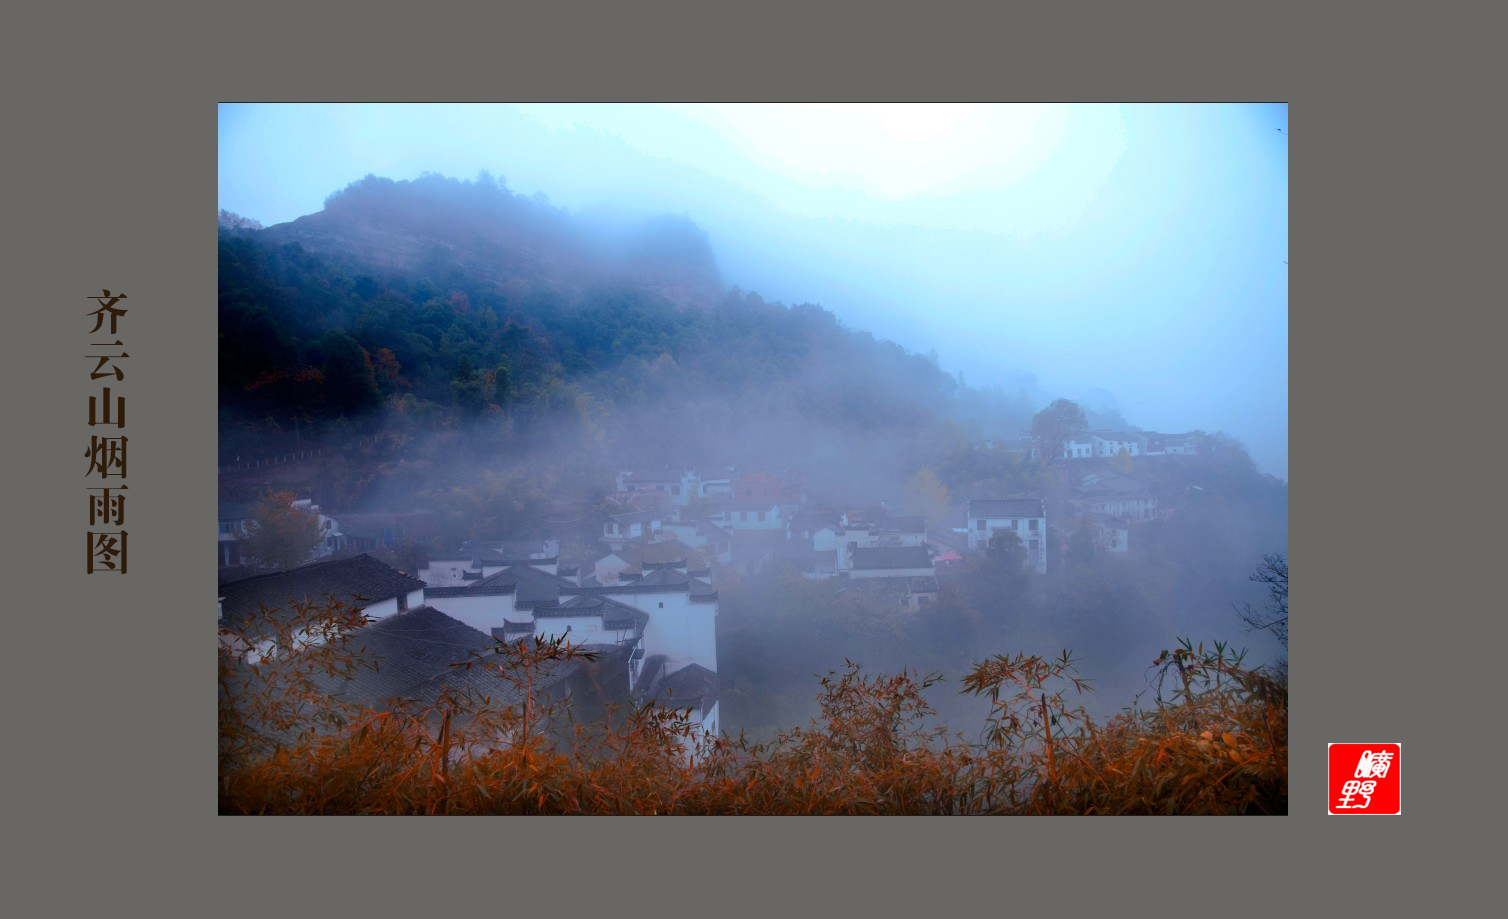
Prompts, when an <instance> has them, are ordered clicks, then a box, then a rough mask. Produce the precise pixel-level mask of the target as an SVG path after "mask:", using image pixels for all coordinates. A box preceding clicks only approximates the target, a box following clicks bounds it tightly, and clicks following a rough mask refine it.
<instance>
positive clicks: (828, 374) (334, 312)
mask: <svg viewBox="0 0 1508 919" xmlns="http://www.w3.org/2000/svg"><path fill="white" fill-rule="evenodd" d="M715 278H716V270H715V267H714V264H713V256H712V253H711V250H710V247H709V246H708V243H707V240H706V239H705V237H704V236H702V235H701V234H700V233H699V231H697V230H696V229H695V227H694V226H691V225H690V224H689V223H688V222H687V221H685V220H683V219H678V218H676V219H671V218H666V219H662V220H656V221H646V222H644V223H643V224H641V225H638V226H629V227H624V226H620V227H617V228H614V229H611V230H609V229H604V228H602V227H600V226H592V225H587V224H578V223H576V222H574V221H573V220H572V218H570V217H569V216H568V215H566V214H564V213H563V212H560V211H557V210H554V209H552V208H550V207H549V206H548V205H547V204H545V203H543V202H541V201H537V200H533V199H525V198H521V197H518V196H514V195H511V194H509V193H508V192H507V191H506V190H504V189H502V188H501V187H499V186H498V185H497V184H495V183H494V182H491V181H487V180H485V179H484V180H478V181H476V182H458V181H455V180H450V179H444V178H440V177H435V176H427V177H425V178H421V179H419V180H417V181H414V182H397V183H395V182H391V181H387V180H381V179H375V178H368V179H366V180H364V181H362V182H358V183H356V184H354V185H352V186H351V187H349V188H347V189H345V190H344V191H342V192H340V193H338V194H336V195H334V196H332V197H331V199H330V201H329V203H328V204H327V206H326V209H325V210H324V211H323V212H321V213H320V214H316V215H311V216H310V217H307V218H301V219H300V220H298V221H294V222H293V223H291V224H285V225H282V226H278V227H272V228H270V229H266V230H245V229H239V230H222V232H221V237H220V382H221V456H222V462H230V461H233V460H234V458H235V457H237V456H246V455H260V454H264V453H274V452H277V451H279V450H296V449H300V448H303V447H307V446H308V445H309V444H311V443H312V444H319V445H329V444H339V445H344V446H347V447H349V446H350V445H352V444H360V445H363V446H364V448H365V449H366V451H367V458H368V459H370V460H371V461H372V462H374V463H392V462H396V461H398V460H405V461H407V462H410V463H412V462H431V463H433V462H436V461H437V460H438V459H439V458H440V457H442V456H443V457H444V458H446V459H447V460H449V459H455V458H458V454H459V455H461V456H466V457H481V456H487V457H492V458H495V459H501V458H503V457H508V458H514V459H516V458H519V455H520V454H521V453H522V452H524V451H525V448H526V446H527V449H528V451H530V452H531V453H532V452H534V451H540V450H544V451H547V452H549V453H551V454H552V455H553V456H554V457H555V461H553V462H551V464H550V465H552V466H558V465H561V463H567V464H572V463H575V464H580V465H584V466H591V467H592V468H593V469H594V473H593V474H596V475H600V474H602V473H605V472H609V471H611V470H612V469H614V468H616V466H617V465H621V464H624V463H633V462H698V461H700V462H707V461H716V462H724V463H726V462H730V461H732V460H733V459H734V458H736V459H737V460H738V461H739V462H741V463H743V464H746V465H749V466H759V465H762V464H771V463H777V462H778V463H779V464H780V465H781V466H783V467H784V466H791V465H794V466H796V467H798V469H799V471H800V472H803V473H806V474H809V475H814V476H816V477H817V479H819V480H821V479H823V478H824V477H825V478H827V479H830V480H831V481H832V483H833V484H834V485H835V486H838V485H845V486H846V487H850V488H852V489H853V490H855V491H858V490H860V488H861V487H862V486H863V485H869V486H871V487H878V486H879V485H880V483H881V482H882V481H889V480H890V479H894V478H899V477H902V476H904V475H906V474H909V473H910V472H911V471H914V469H915V468H916V467H917V466H919V465H920V464H921V462H922V461H923V460H924V459H925V458H926V457H927V456H929V455H931V454H933V453H935V452H936V451H937V450H938V449H939V448H940V447H942V446H953V447H958V446H961V445H962V444H964V443H966V442H967V440H968V439H969V438H970V437H974V438H978V437H987V436H1003V435H1006V434H1012V433H1015V432H1017V431H1019V430H1022V429H1023V428H1024V427H1025V426H1026V425H1027V424H1028V423H1029V418H1030V411H1031V408H1032V406H1031V405H1030V404H1029V402H1028V401H1027V398H1026V396H1025V394H1023V393H1017V394H1014V395H1012V396H1009V397H1007V396H1006V395H1005V394H1004V393H1001V392H999V391H995V392H981V391H976V390H967V389H963V388H961V387H960V386H959V385H958V381H957V380H956V379H954V378H953V377H952V376H951V375H949V374H947V373H945V372H943V371H942V370H940V369H939V368H938V366H937V362H936V359H935V357H927V356H922V355H919V354H915V353H911V352H909V351H907V350H906V349H905V348H903V347H901V346H900V345H897V344H895V343H893V342H888V341H879V340H876V339H875V338H874V337H873V336H871V335H869V334H868V333H865V332H863V331H860V330H855V329H849V328H845V327H844V326H843V325H842V324H841V323H839V322H838V321H837V319H836V318H835V317H834V316H833V315H832V314H831V313H830V312H828V311H826V310H824V309H822V308H820V307H818V306H813V305H809V304H801V305H796V306H785V305H782V304H773V303H767V302H765V301H764V300H762V299H761V298H760V297H759V295H758V294H756V293H752V292H746V291H741V290H738V289H732V290H724V289H722V288H721V287H720V286H719V285H718V284H717V283H716V282H715ZM461 431H465V432H466V436H465V438H461V439H458V438H456V436H455V435H456V434H457V433H458V432H461ZM499 465H507V463H506V462H504V463H489V466H490V468H494V469H496V468H498V466H499ZM840 470H841V471H840ZM360 478H362V477H360V476H357V477H354V478H353V477H347V479H348V480H345V481H332V482H330V483H329V484H328V486H327V487H329V488H332V489H335V490H336V491H337V492H338V494H335V495H332V496H330V500H333V501H337V503H340V504H342V505H348V504H351V503H370V502H373V501H379V502H380V501H382V500H385V499H388V498H389V497H391V496H390V495H387V494H384V493H382V489H381V486H382V485H384V484H388V485H392V486H393V487H395V488H397V489H398V490H400V491H402V490H412V488H413V485H412V484H411V483H403V482H397V483H392V482H389V483H383V482H380V481H378V480H376V479H370V478H369V477H368V478H367V480H366V481H364V482H362V481H357V479H360ZM855 486H859V487H855Z"/></svg>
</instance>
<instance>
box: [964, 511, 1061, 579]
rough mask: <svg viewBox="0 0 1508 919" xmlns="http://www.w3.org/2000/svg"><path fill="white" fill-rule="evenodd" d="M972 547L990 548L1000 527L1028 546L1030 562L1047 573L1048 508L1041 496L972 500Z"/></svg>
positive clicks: (976, 548)
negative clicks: (1043, 504) (993, 537)
mask: <svg viewBox="0 0 1508 919" xmlns="http://www.w3.org/2000/svg"><path fill="white" fill-rule="evenodd" d="M968 530H969V548H970V549H975V550H980V551H982V550H984V549H987V548H989V545H990V537H992V536H994V535H995V533H997V532H1000V531H1002V530H1003V531H1007V532H1011V533H1015V534H1016V536H1017V537H1018V538H1019V539H1020V540H1021V544H1022V545H1023V546H1025V547H1026V553H1027V564H1028V565H1029V566H1031V567H1032V568H1034V569H1036V571H1037V573H1039V574H1046V573H1047V511H1046V509H1045V508H1044V507H1043V506H1042V499H1041V498H998V499H983V498H976V499H974V500H972V501H970V502H969V527H968Z"/></svg>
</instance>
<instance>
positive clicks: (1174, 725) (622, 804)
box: [219, 603, 1288, 814]
mask: <svg viewBox="0 0 1508 919" xmlns="http://www.w3.org/2000/svg"><path fill="white" fill-rule="evenodd" d="M295 619H296V620H297V622H296V624H295V625H294V626H293V627H292V628H293V629H294V631H292V632H289V633H287V634H283V635H281V639H282V640H283V641H284V644H283V645H282V646H281V647H283V648H286V649H287V650H286V651H283V652H281V653H271V654H267V655H265V656H263V657H262V658H261V659H259V660H258V662H257V663H255V664H252V663H248V661H247V656H246V653H245V643H244V642H243V643H239V644H238V643H237V642H229V643H222V647H221V651H220V672H221V681H220V682H221V690H220V703H221V704H220V783H219V788H220V796H219V803H220V810H221V812H222V813H237V814H247V813H277V814H1281V813H1286V812H1287V800H1288V781H1287V756H1288V739H1287V738H1288V721H1287V713H1288V707H1287V693H1286V690H1285V688H1284V687H1282V686H1281V685H1279V684H1277V683H1275V682H1274V681H1273V680H1272V679H1270V678H1269V677H1267V676H1265V675H1263V674H1261V673H1259V672H1255V671H1251V670H1248V669H1245V668H1244V667H1243V666H1242V662H1241V658H1240V657H1239V656H1238V655H1233V654H1231V653H1230V652H1229V651H1228V650H1227V649H1226V648H1225V647H1224V646H1223V645H1216V646H1215V649H1214V650H1213V651H1209V652H1206V651H1205V649H1204V648H1203V646H1199V647H1194V646H1192V645H1190V644H1189V643H1187V642H1184V643H1182V645H1181V646H1180V647H1178V648H1176V649H1174V650H1172V651H1168V652H1164V654H1163V655H1162V657H1160V658H1159V659H1158V660H1157V661H1156V662H1154V664H1153V668H1154V672H1155V674H1156V677H1157V680H1158V685H1159V692H1158V695H1157V699H1156V700H1155V704H1154V705H1153V706H1152V707H1150V708H1146V709H1142V708H1133V709H1129V710H1127V711H1125V712H1123V713H1122V714H1120V715H1118V716H1116V717H1114V718H1112V719H1110V720H1109V721H1108V722H1107V723H1105V724H1096V723H1095V722H1094V721H1093V719H1091V718H1090V717H1089V716H1088V715H1087V714H1086V713H1085V711H1084V709H1083V708H1082V707H1079V708H1074V707H1071V706H1070V704H1069V702H1070V699H1069V696H1068V695H1067V694H1068V693H1069V692H1070V691H1071V692H1074V693H1079V692H1083V691H1086V690H1088V689H1089V684H1088V682H1087V681H1085V680H1083V679H1082V678H1080V677H1079V676H1078V675H1077V673H1076V662H1075V661H1074V660H1073V659H1072V657H1071V656H1070V655H1069V654H1068V653H1067V652H1064V653H1063V654H1062V655H1060V656H1059V657H1057V658H1042V657H1038V656H1034V655H1026V654H1018V655H1015V656H1005V655H997V656H995V657H992V658H989V659H987V660H984V661H982V662H979V663H978V664H976V665H975V667H974V668H973V670H971V671H970V672H969V673H968V674H967V675H966V676H965V677H964V680H963V686H964V689H963V691H964V692H968V693H975V694H978V695H981V696H984V697H987V698H988V699H989V701H990V705H991V710H990V714H989V715H988V717H987V721H986V724H985V725H984V729H983V730H982V731H981V732H980V733H979V737H978V739H977V740H976V741H973V742H970V741H968V740H966V739H965V738H964V737H963V736H962V735H949V734H948V733H947V732H946V731H945V730H944V729H939V728H930V729H929V728H927V727H925V725H926V722H927V719H928V718H929V716H931V715H934V714H935V712H934V711H933V710H932V708H931V707H930V706H929V705H928V704H927V702H926V701H925V698H924V697H923V692H924V690H926V689H927V688H928V687H931V686H933V685H935V684H936V683H937V682H938V681H939V680H940V679H941V677H940V676H938V675H935V674H934V675H927V676H922V675H919V674H913V673H901V674H898V675H867V674H865V673H864V672H863V670H862V668H861V667H860V666H859V665H858V664H855V663H852V662H849V663H848V664H847V666H846V668H845V670H844V671H843V672H842V673H837V672H834V673H829V674H828V675H827V676H826V677H825V678H823V679H822V680H821V683H820V695H819V700H820V703H821V716H820V718H819V719H818V720H815V721H813V722H812V723H811V724H810V725H808V726H806V727H804V728H794V729H791V730H788V731H785V732H783V733H781V734H779V735H778V736H777V737H776V738H775V739H774V740H773V741H771V742H769V743H767V744H753V743H749V742H748V741H746V740H745V739H744V738H742V737H739V738H717V739H710V738H703V737H701V736H700V734H699V730H698V728H696V727H695V726H694V725H693V724H691V723H690V722H689V721H688V720H687V718H688V715H689V711H688V710H684V709H675V708H667V707H656V706H642V707H641V706H634V705H628V704H625V705H621V706H619V707H617V708H615V709H613V710H611V711H610V712H609V713H608V717H606V718H604V719H601V720H600V721H596V722H593V723H579V722H576V721H574V720H572V714H573V713H572V711H571V710H570V707H569V706H567V705H563V704H561V703H559V702H547V701H545V700H543V699H542V698H540V697H539V696H538V694H537V693H536V692H535V690H534V687H535V681H536V676H537V674H539V673H540V672H542V671H543V669H544V668H548V667H550V666H553V665H556V664H558V663H560V662H564V661H571V660H575V659H578V658H584V657H585V658H589V657H590V655H587V654H584V653H583V652H581V651H580V650H579V649H577V648H573V647H572V646H570V645H569V644H566V643H565V642H563V641H558V640H557V641H539V640H526V641H523V642H518V643H514V644H509V645H505V644H499V646H498V649H497V652H496V653H495V654H492V655H487V656H485V657H482V658H478V659H477V660H475V661H469V662H466V663H464V664H461V665H459V666H464V667H468V668H483V669H484V670H485V671H487V672H488V673H489V674H490V675H495V677H496V679H497V685H498V687H499V692H498V694H497V696H496V697H494V696H492V695H491V694H488V693H478V692H468V693H461V692H454V691H447V692H445V693H443V694H442V695H441V696H440V697H439V698H438V699H437V700H436V701H435V702H433V703H432V704H430V705H428V706H423V707H419V706H415V705H412V704H406V703H402V702H399V701H397V700H394V701H393V702H392V703H391V704H388V705H383V706H378V707H362V706H355V705H351V704H349V703H343V702H340V701H339V700H337V699H336V698H333V697H332V696H330V695H328V694H325V693H322V692H321V691H320V687H321V686H327V685H329V680H330V679H332V678H339V677H340V676H341V675H343V674H344V675H349V674H350V673H351V672H353V669H355V668H357V667H359V666H362V664H361V662H360V661H359V660H358V659H357V658H356V657H355V654H354V651H355V642H354V640H353V639H352V638H347V639H345V640H340V639H336V640H333V641H324V642H322V643H319V644H316V645H310V644H308V643H305V644H303V645H300V644H299V642H298V641H296V640H294V636H295V635H296V634H300V633H301V634H308V633H309V632H310V631H315V632H318V633H319V634H322V635H328V634H337V633H340V632H342V631H343V630H349V629H351V628H352V627H353V626H354V625H355V623H353V622H352V621H351V620H350V618H349V612H348V611H345V610H343V609H341V608H340V607H339V605H338V604H333V603H332V604H330V605H329V606H325V607H306V608H303V609H301V610H300V611H299V615H298V616H297V617H295ZM311 626H317V627H316V628H313V629H311ZM274 631H276V630H274ZM264 647H265V644H264ZM377 666H380V664H378V665H377ZM505 688H510V689H511V690H512V691H511V692H505ZM1164 689H1166V690H1167V694H1166V697H1164V694H1163V690H1164ZM505 696H509V697H512V698H515V699H519V701H517V702H514V703H512V704H503V703H501V702H500V701H498V700H499V699H501V698H503V697H505Z"/></svg>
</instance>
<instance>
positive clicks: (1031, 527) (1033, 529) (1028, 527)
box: [1027, 518, 1037, 533]
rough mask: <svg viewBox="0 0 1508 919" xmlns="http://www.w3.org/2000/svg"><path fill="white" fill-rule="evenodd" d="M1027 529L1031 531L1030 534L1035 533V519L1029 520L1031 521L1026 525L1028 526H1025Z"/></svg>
mask: <svg viewBox="0 0 1508 919" xmlns="http://www.w3.org/2000/svg"><path fill="white" fill-rule="evenodd" d="M1027 529H1028V530H1031V531H1032V532H1033V533H1035V532H1037V521H1036V519H1035V518H1033V519H1032V520H1031V521H1030V522H1029V523H1028V524H1027Z"/></svg>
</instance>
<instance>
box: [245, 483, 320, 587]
mask: <svg viewBox="0 0 1508 919" xmlns="http://www.w3.org/2000/svg"><path fill="white" fill-rule="evenodd" d="M297 498H298V496H297V495H295V494H294V493H293V492H291V491H277V492H271V493H269V494H268V495H266V496H265V497H263V498H262V500H261V501H259V502H258V503H257V510H256V517H255V518H254V519H253V520H252V521H251V522H250V523H249V524H247V530H248V532H247V535H246V538H245V539H243V540H241V555H242V556H244V557H248V558H253V559H256V560H257V561H258V562H259V563H261V565H262V566H263V567H275V568H282V569H284V570H285V571H286V570H287V569H289V568H296V567H298V566H299V565H302V564H303V563H304V562H306V561H308V560H309V555H310V553H312V552H313V551H314V547H315V546H317V545H319V541H320V538H321V536H322V534H321V533H320V528H319V515H318V514H316V513H314V512H313V511H309V510H305V509H304V508H301V507H298V506H296V505H295V504H294V502H295V501H296V500H297Z"/></svg>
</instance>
